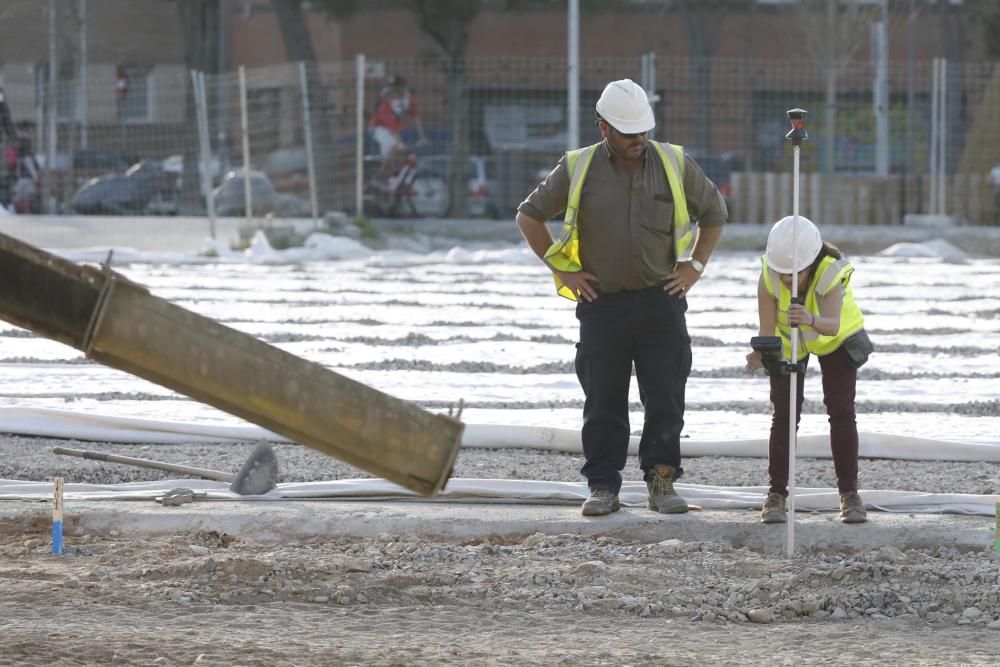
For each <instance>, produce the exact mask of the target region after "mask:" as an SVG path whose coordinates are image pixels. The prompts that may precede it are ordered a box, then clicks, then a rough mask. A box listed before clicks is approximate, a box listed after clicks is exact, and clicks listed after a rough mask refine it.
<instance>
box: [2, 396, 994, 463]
mask: <svg viewBox="0 0 1000 667" xmlns="http://www.w3.org/2000/svg"><path fill="white" fill-rule="evenodd" d="M0 432H2V433H13V434H16V435H26V436H40V437H50V438H67V439H74V440H89V441H94V442H126V443H178V442H225V441H247V440H268V441H271V442H287V439H286V438H284V437H282V436H280V435H277V434H275V433H272V432H271V431H268V430H266V429H264V428H261V427H259V426H254V425H251V424H247V425H222V424H201V423H182V422H168V421H157V420H152V419H134V418H129V417H114V416H107V415H99V414H91V413H80V412H70V411H65V410H53V409H48V408H27V407H0ZM797 442H798V444H797V447H798V454H799V456H805V457H811V458H829V457H830V439H829V437H828V436H826V435H806V436H800V437H799V438H798V441H797ZM462 446H463V447H479V448H486V449H514V448H523V449H540V450H545V451H556V452H567V453H581V452H582V451H583V449H582V446H581V444H580V432H579V431H577V430H575V429H561V428H548V427H543V426H523V425H513V424H504V425H497V424H466V427H465V433H464V435H463V437H462ZM638 451H639V438H638V437H637V436H633V437H632V440H631V443H630V445H629V453H631V454H637V453H638ZM681 453H682V454H683V455H684V456H751V457H763V458H766V457H767V440H766V439H746V440H714V441H708V440H690V439H684V440H681ZM859 454H860V456H862V457H868V458H887V459H903V460H910V461H989V462H1000V442H995V443H968V442H953V441H947V440H932V439H929V438H916V437H907V436H897V435H890V434H885V433H861V434H860V452H859Z"/></svg>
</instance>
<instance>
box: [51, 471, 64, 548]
mask: <svg viewBox="0 0 1000 667" xmlns="http://www.w3.org/2000/svg"><path fill="white" fill-rule="evenodd" d="M62 552H63V478H62V477H56V478H55V480H54V482H53V485H52V555H53V556H61V555H62Z"/></svg>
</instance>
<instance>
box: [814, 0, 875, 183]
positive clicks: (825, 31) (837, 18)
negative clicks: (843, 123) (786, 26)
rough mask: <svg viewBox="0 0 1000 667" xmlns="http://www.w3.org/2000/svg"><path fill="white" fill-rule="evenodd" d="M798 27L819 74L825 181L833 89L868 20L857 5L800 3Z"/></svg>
mask: <svg viewBox="0 0 1000 667" xmlns="http://www.w3.org/2000/svg"><path fill="white" fill-rule="evenodd" d="M799 25H800V26H801V27H802V33H803V34H805V35H809V36H810V37H809V39H806V40H803V41H804V42H805V44H804V45H805V47H806V50H807V51H808V53H809V56H810V58H811V59H812V61H813V63H814V64H815V65H816V66H817V67H819V68H821V69H822V70H823V81H824V91H825V93H824V97H825V99H824V103H823V134H822V136H823V161H822V170H823V175H824V176H825V177H827V178H828V177H830V176H832V175H833V172H834V170H835V169H836V145H837V144H836V140H837V87H838V81H839V79H840V75H841V74H842V73H843V71H844V69H845V68H846V67H847V65H848V64H849V63H850V61H851V58H852V57H853V56H854V54H855V53H857V51H858V49H859V48H860V47H861V45H862V44H864V43H865V42H866V41H867V40H868V38H869V30H868V20H867V18H866V17H865V15H864V13H863V11H862V9H861V7H860V6H859V5H858V4H857V3H853V2H852V3H846V2H840V1H839V0H802V3H801V5H800V7H799Z"/></svg>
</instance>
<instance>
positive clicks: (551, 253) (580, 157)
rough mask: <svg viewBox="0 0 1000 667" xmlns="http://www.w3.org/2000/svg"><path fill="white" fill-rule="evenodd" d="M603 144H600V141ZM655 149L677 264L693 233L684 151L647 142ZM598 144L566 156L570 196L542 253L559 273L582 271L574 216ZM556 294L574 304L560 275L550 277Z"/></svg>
mask: <svg viewBox="0 0 1000 667" xmlns="http://www.w3.org/2000/svg"><path fill="white" fill-rule="evenodd" d="M602 143H603V142H602ZM649 144H650V145H651V146H653V147H654V148H655V149H656V152H657V153H658V154H659V155H660V162H661V163H662V164H663V171H664V173H665V174H666V177H667V185H669V186H670V193H671V194H672V195H673V198H674V257H675V260H674V261H675V264H674V267H675V268H676V266H677V265H676V262H677V261H678V260H680V259H682V258H683V257H684V256H685V254H686V253H687V251H688V249H689V248H690V247H691V241H692V240H693V238H694V233H693V231H692V230H691V216H690V214H689V213H688V209H687V198H686V197H685V196H684V149H683V148H682V147H680V146H675V145H673V144H661V143H659V142H656V141H650V142H649ZM600 145H601V144H600V143H597V144H594V145H592V146H587V147H586V148H578V149H577V150H575V151H569V152H567V153H566V168H567V169H568V170H569V196H568V197H567V200H566V214H565V216H564V217H563V227H562V233H561V234H560V235H559V240H558V241H556V242H555V243H553V244H552V245H551V246H549V249H548V250H547V251H545V263H546V264H548V265H549V266H551V267H552V268H554V269H558V270H559V271H572V272H576V271H582V270H583V266H582V264H581V262H580V227H579V225H577V216H578V214H579V209H580V197H581V195H582V194H583V180H584V177H585V176H586V175H587V171H588V170H589V169H590V162H591V160H593V159H594V154H595V153H596V152H597V149H598V148H599V147H600ZM552 277H553V278H554V279H555V283H556V292H557V293H558V294H559V295H560V296H564V297H566V298H567V299H570V300H572V301H576V295H575V294H573V292H572V290H570V289H569V288H568V287H566V286H565V285H564V284H563V282H562V281H561V280H559V276H557V275H555V274H553V275H552Z"/></svg>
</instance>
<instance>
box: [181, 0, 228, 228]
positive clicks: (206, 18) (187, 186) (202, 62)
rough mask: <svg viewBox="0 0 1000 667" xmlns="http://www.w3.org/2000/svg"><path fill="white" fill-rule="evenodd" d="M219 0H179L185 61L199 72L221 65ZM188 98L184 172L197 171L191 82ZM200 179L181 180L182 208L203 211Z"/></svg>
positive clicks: (188, 67) (187, 210)
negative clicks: (218, 39) (217, 41)
mask: <svg viewBox="0 0 1000 667" xmlns="http://www.w3.org/2000/svg"><path fill="white" fill-rule="evenodd" d="M219 4H220V3H219V2H218V0H177V8H178V11H179V12H180V16H181V25H182V27H183V29H184V35H185V36H186V41H185V44H184V64H185V65H186V67H187V70H188V71H189V72H190V71H196V72H218V71H219V68H220V62H219V50H218V49H217V48H216V41H215V40H216V37H217V36H218V34H219V25H220V21H222V13H221V11H220V8H219ZM185 90H187V95H186V102H185V105H184V107H185V108H184V125H185V127H188V128H190V129H191V131H189V132H185V133H184V146H183V154H184V173H185V174H198V173H200V168H199V166H198V164H199V162H198V144H197V137H198V133H197V131H196V130H195V128H197V127H198V121H197V112H196V109H195V106H194V94H193V91H192V88H191V85H190V84H189V85H186V86H185ZM200 189H201V180H200V179H199V178H196V177H192V178H184V179H182V184H181V195H180V202H179V206H180V209H181V211H183V212H190V211H200V210H202V209H203V206H204V204H203V202H202V199H201V190H200Z"/></svg>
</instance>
